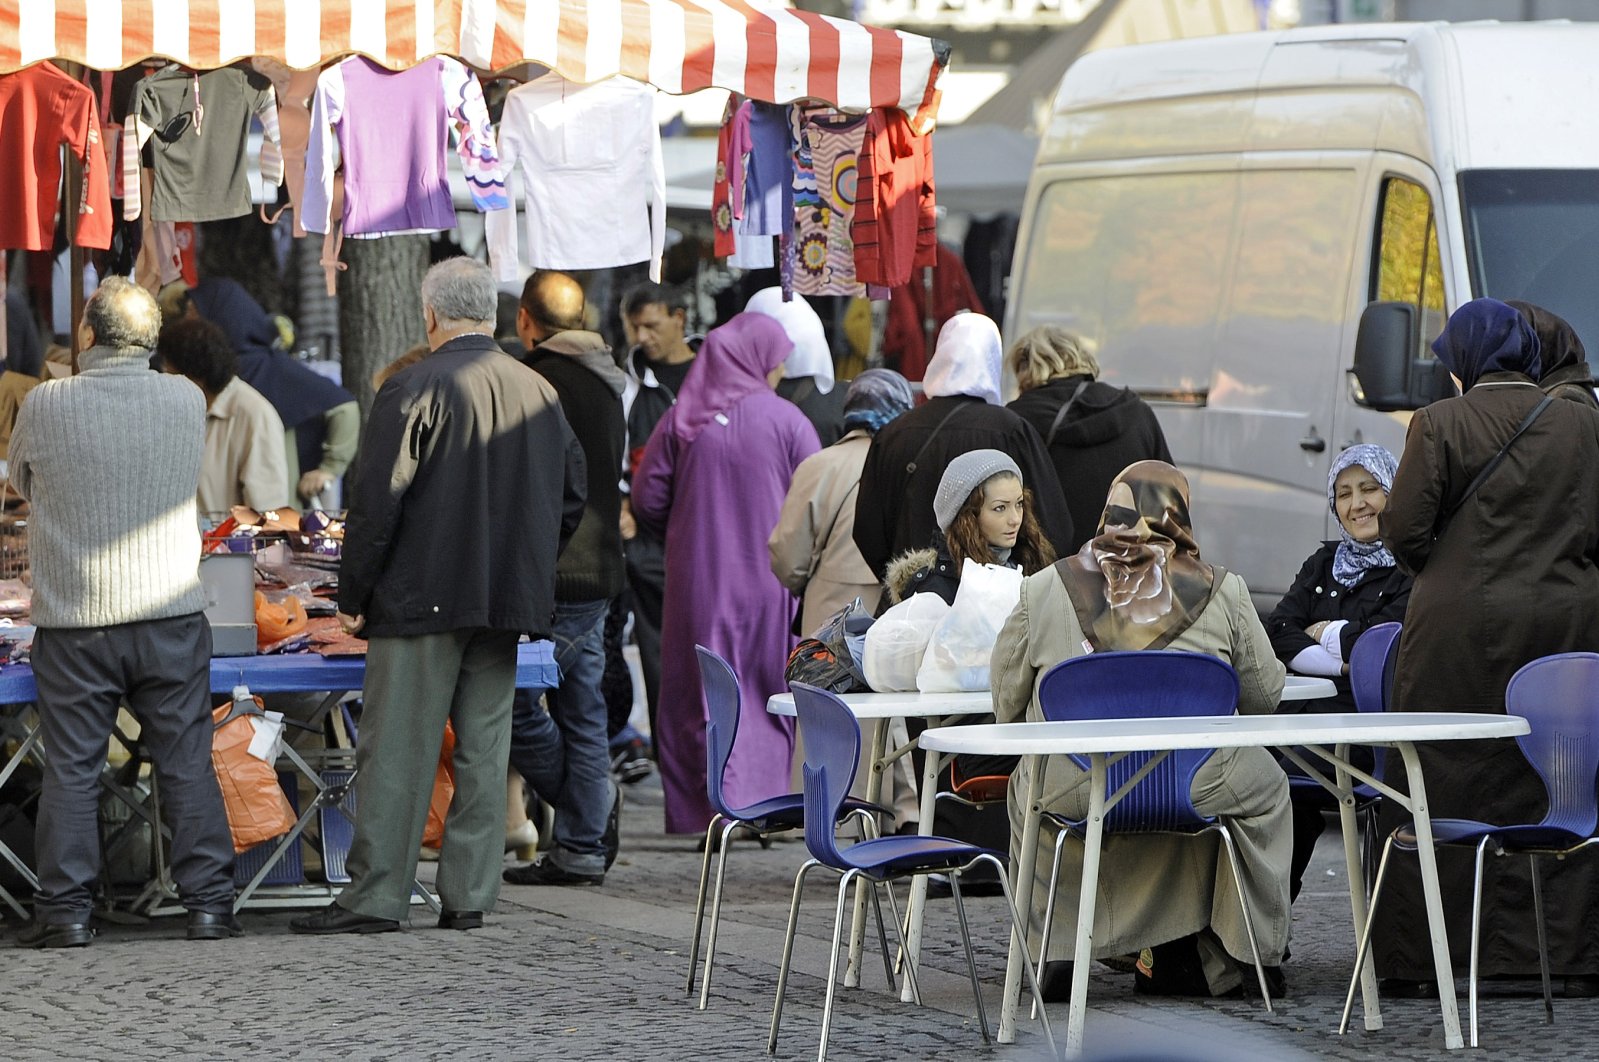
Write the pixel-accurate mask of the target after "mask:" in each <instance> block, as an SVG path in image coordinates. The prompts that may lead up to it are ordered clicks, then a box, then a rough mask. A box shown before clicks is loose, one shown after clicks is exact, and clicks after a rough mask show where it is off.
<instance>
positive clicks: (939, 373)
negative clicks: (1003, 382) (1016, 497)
mask: <svg viewBox="0 0 1599 1062" xmlns="http://www.w3.org/2000/svg"><path fill="white" fill-rule="evenodd" d="M1000 352H1001V344H1000V338H999V329H998V328H996V327H995V326H994V322H993V321H991V320H989V319H988V318H987V317H984V316H983V315H982V314H979V313H963V314H958V315H957V316H955V317H952V318H950V320H949V321H948V322H946V323H945V325H944V327H943V329H942V330H941V331H940V332H939V334H938V348H937V350H936V351H935V353H934V354H933V360H932V362H930V363H929V364H928V366H927V375H926V377H925V378H924V380H923V382H922V386H923V390H924V392H925V393H926V395H927V398H928V401H927V402H926V403H925V404H923V405H922V406H920V407H919V408H917V409H913V410H911V411H910V412H909V413H907V414H905V415H904V416H903V417H901V418H899V419H898V420H896V421H895V422H894V423H892V424H890V425H889V426H888V427H886V428H884V429H883V430H882V431H881V432H879V433H878V435H877V438H875V439H873V440H872V448H871V450H870V451H869V452H868V453H867V455H866V465H865V467H864V468H863V469H862V472H861V490H860V498H859V500H858V501H857V502H856V506H855V544H856V545H857V546H858V547H860V551H861V557H862V558H864V559H865V561H866V563H867V564H868V565H869V566H870V567H871V569H872V570H873V571H874V572H878V573H882V571H883V570H884V568H885V567H886V566H887V564H888V562H889V560H890V558H893V557H897V556H899V555H900V554H902V553H904V552H906V551H907V550H911V549H923V548H925V547H926V546H927V545H928V543H930V542H932V541H933V539H934V536H936V535H938V534H939V531H938V521H937V518H936V517H935V516H934V514H933V496H934V495H935V494H937V492H938V481H939V479H940V478H941V477H942V476H943V474H944V469H945V468H946V467H948V465H949V463H950V461H952V460H954V459H955V458H956V457H959V456H960V455H961V454H964V453H968V452H970V451H972V450H999V451H1001V452H1003V453H1005V454H1008V455H1010V457H1011V459H1012V460H1013V461H1015V462H1016V464H1017V466H1018V467H1020V468H1021V470H1022V480H1023V482H1025V483H1026V484H1027V488H1028V489H1029V490H1030V491H1032V493H1033V498H1034V501H1035V503H1036V515H1037V516H1038V522H1039V524H1040V525H1042V527H1043V529H1044V535H1045V537H1047V538H1048V539H1049V541H1050V544H1051V545H1052V546H1053V547H1054V548H1055V549H1056V550H1057V551H1058V550H1063V549H1065V548H1066V546H1067V545H1069V544H1070V543H1071V541H1072V518H1071V513H1070V511H1069V510H1068V509H1067V507H1066V497H1065V495H1064V494H1062V493H1061V487H1060V480H1059V479H1058V478H1057V477H1056V474H1055V466H1054V464H1053V463H1052V462H1051V461H1050V459H1049V454H1048V453H1046V452H1045V451H1044V441H1043V440H1042V439H1040V438H1039V437H1038V433H1037V432H1036V431H1034V430H1033V428H1032V426H1031V425H1029V424H1028V423H1027V422H1026V421H1024V420H1023V419H1022V418H1021V417H1019V416H1017V415H1016V414H1015V413H1012V412H1011V411H1010V410H1008V409H1006V408H1005V407H1004V406H1002V405H1000V404H999V398H1000Z"/></svg>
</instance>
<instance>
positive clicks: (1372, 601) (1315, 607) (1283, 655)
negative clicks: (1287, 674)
mask: <svg viewBox="0 0 1599 1062" xmlns="http://www.w3.org/2000/svg"><path fill="white" fill-rule="evenodd" d="M1337 551H1338V543H1336V542H1326V543H1323V544H1322V547H1321V548H1320V549H1318V550H1317V551H1316V552H1315V553H1312V554H1311V555H1310V559H1309V560H1307V561H1305V564H1304V566H1303V567H1302V568H1300V569H1299V574H1298V575H1296V576H1295V577H1294V583H1293V585H1292V586H1290V587H1289V588H1288V592H1287V593H1286V594H1284V595H1283V599H1282V600H1281V601H1279V602H1277V607H1276V608H1274V609H1272V610H1271V615H1270V616H1268V617H1267V618H1266V634H1267V636H1268V637H1270V638H1271V649H1272V652H1274V653H1276V654H1277V659H1279V660H1281V661H1282V662H1283V663H1285V664H1287V663H1290V662H1291V661H1292V660H1293V659H1294V657H1296V656H1298V655H1299V654H1300V652H1301V651H1302V650H1305V649H1308V648H1310V647H1311V646H1312V645H1315V644H1316V642H1315V640H1314V639H1313V638H1311V637H1310V635H1308V634H1306V633H1305V628H1307V627H1309V626H1310V625H1311V624H1313V623H1320V622H1321V621H1322V620H1346V621H1347V625H1346V626H1345V627H1344V629H1343V633H1342V635H1341V636H1340V637H1339V646H1340V649H1341V652H1342V655H1343V658H1344V661H1345V662H1346V663H1347V662H1348V660H1349V654H1350V652H1351V651H1352V650H1353V649H1354V648H1355V641H1356V639H1358V638H1359V637H1360V636H1361V635H1362V634H1364V633H1365V632H1366V629H1367V628H1368V627H1374V626H1376V625H1377V624H1379V623H1390V622H1393V623H1403V622H1404V619H1405V606H1406V605H1408V604H1409V603H1410V582H1411V580H1410V576H1408V575H1406V574H1405V573H1404V572H1402V571H1400V570H1399V569H1398V568H1373V569H1372V570H1370V571H1367V572H1364V573H1362V575H1361V577H1360V581H1359V582H1357V583H1355V585H1354V586H1352V587H1350V586H1344V585H1343V584H1342V583H1340V582H1338V581H1337V580H1336V579H1334V578H1333V573H1332V566H1333V556H1334V555H1335V554H1336V553H1337ZM1333 682H1334V683H1335V684H1336V685H1337V686H1338V695H1337V696H1336V697H1331V698H1327V699H1325V700H1320V701H1309V702H1293V705H1292V707H1293V710H1306V711H1325V712H1335V711H1336V712H1352V711H1354V710H1355V701H1354V697H1353V695H1352V694H1351V693H1350V691H1349V677H1348V676H1347V675H1342V676H1339V677H1337V678H1335V679H1333Z"/></svg>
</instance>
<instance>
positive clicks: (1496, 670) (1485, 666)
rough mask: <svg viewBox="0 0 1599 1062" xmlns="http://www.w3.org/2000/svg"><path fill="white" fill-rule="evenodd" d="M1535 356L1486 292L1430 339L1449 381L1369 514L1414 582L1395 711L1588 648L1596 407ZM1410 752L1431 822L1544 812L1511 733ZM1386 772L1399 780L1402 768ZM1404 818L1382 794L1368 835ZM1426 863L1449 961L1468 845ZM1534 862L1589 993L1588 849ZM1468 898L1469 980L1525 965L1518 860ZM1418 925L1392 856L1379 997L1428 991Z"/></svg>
mask: <svg viewBox="0 0 1599 1062" xmlns="http://www.w3.org/2000/svg"><path fill="white" fill-rule="evenodd" d="M1539 350H1540V345H1539V341H1538V337H1537V335H1536V334H1535V333H1534V332H1533V326H1532V325H1531V324H1529V323H1528V322H1527V320H1526V318H1524V317H1523V316H1522V315H1521V314H1519V313H1517V312H1516V310H1514V309H1513V308H1511V307H1510V306H1507V305H1506V304H1504V303H1502V302H1497V301H1495V300H1493V299H1477V300H1474V301H1472V302H1468V303H1466V304H1465V305H1464V306H1462V307H1460V309H1458V310H1456V311H1455V313H1454V316H1452V317H1451V318H1450V319H1449V323H1448V325H1447V326H1446V327H1445V328H1444V331H1443V334H1442V335H1440V336H1439V337H1438V339H1437V340H1436V341H1435V342H1434V343H1433V351H1434V353H1436V354H1437V355H1438V358H1439V360H1440V361H1442V362H1443V363H1444V365H1445V366H1446V367H1447V368H1448V369H1449V371H1450V372H1451V373H1452V374H1453V375H1454V376H1455V378H1456V379H1457V380H1459V381H1460V385H1461V390H1462V392H1463V393H1462V394H1461V395H1460V396H1458V397H1456V398H1449V399H1445V400H1443V401H1441V402H1434V403H1433V404H1432V405H1430V406H1427V407H1426V408H1425V409H1420V410H1417V411H1416V413H1415V415H1414V416H1413V417H1412V418H1411V421H1410V429H1409V433H1408V435H1407V437H1406V440H1405V452H1404V457H1403V459H1402V460H1401V461H1400V462H1399V471H1398V472H1397V473H1396V474H1395V476H1394V485H1393V490H1392V491H1390V492H1389V496H1388V506H1387V508H1386V509H1384V510H1383V512H1382V514H1381V516H1380V517H1379V521H1380V526H1381V531H1382V540H1383V543H1384V544H1385V545H1386V546H1387V547H1388V548H1389V549H1390V550H1392V551H1393V554H1394V556H1395V557H1396V558H1397V559H1398V562H1399V565H1400V567H1402V568H1404V569H1405V570H1407V571H1409V572H1411V573H1412V574H1414V576H1415V582H1414V584H1413V585H1412V589H1411V593H1410V606H1409V609H1408V610H1407V611H1406V614H1405V629H1404V633H1403V634H1402V635H1401V636H1400V642H1399V659H1398V665H1397V670H1396V674H1395V679H1394V690H1393V699H1392V706H1393V708H1394V710H1395V711H1415V712H1437V711H1446V712H1461V711H1466V712H1489V713H1503V712H1504V711H1505V686H1506V685H1507V684H1508V683H1509V681H1510V677H1511V675H1513V674H1515V672H1516V670H1517V669H1518V668H1520V667H1521V666H1522V665H1523V664H1526V663H1528V662H1530V661H1532V660H1535V659H1537V658H1538V657H1541V656H1547V655H1549V654H1551V653H1564V652H1571V651H1574V650H1587V651H1595V650H1599V566H1596V562H1599V414H1595V413H1594V412H1593V411H1592V410H1589V409H1584V408H1582V407H1581V406H1579V405H1578V404H1577V403H1575V402H1558V401H1548V400H1547V398H1546V396H1545V395H1544V393H1543V392H1542V391H1541V390H1540V389H1539V386H1538V384H1537V383H1536V381H1535V377H1536V375H1537V373H1538V371H1539ZM1540 406H1541V407H1542V409H1541V411H1540ZM1535 412H1536V413H1537V415H1536V417H1534V416H1533V414H1534V413H1535ZM1522 429H1524V430H1522ZM1518 430H1519V431H1520V434H1519V435H1518V434H1517V432H1518ZM1501 450H1503V452H1504V457H1503V459H1502V460H1500V461H1499V462H1498V463H1497V464H1496V465H1493V469H1492V471H1491V472H1490V473H1488V474H1487V475H1486V477H1482V473H1483V470H1484V469H1486V468H1488V467H1489V466H1490V465H1491V464H1493V462H1494V460H1495V455H1496V454H1498V453H1500V452H1501ZM1479 477H1482V478H1479ZM1473 488H1475V489H1473ZM1418 752H1419V754H1420V756H1421V760H1422V763H1423V764H1424V769H1425V771H1426V777H1427V795H1428V798H1429V801H1430V808H1429V810H1430V811H1431V813H1432V815H1433V818H1434V819H1435V820H1436V819H1438V818H1441V817H1448V816H1458V817H1466V818H1473V819H1481V820H1484V821H1487V822H1536V821H1537V820H1538V819H1539V818H1540V817H1541V816H1542V815H1543V812H1544V810H1545V807H1546V798H1545V796H1544V790H1543V787H1542V785H1541V784H1540V783H1539V781H1538V778H1537V776H1536V775H1535V774H1534V773H1533V771H1532V769H1531V768H1530V767H1529V766H1528V765H1527V763H1526V760H1525V759H1523V757H1522V755H1521V752H1520V750H1519V748H1518V747H1517V746H1516V744H1515V742H1512V741H1481V742H1476V741H1474V742H1445V743H1441V744H1438V745H1433V746H1421V747H1420V748H1419V749H1418ZM1389 781H1390V782H1392V783H1393V784H1395V785H1397V786H1403V784H1404V777H1403V773H1402V772H1399V773H1398V777H1394V776H1392V775H1391V776H1390V778H1389ZM1408 817H1409V816H1408V813H1407V812H1405V811H1404V810H1403V809H1400V808H1398V807H1396V806H1394V805H1393V804H1392V802H1384V804H1383V809H1382V814H1381V826H1382V832H1383V833H1387V832H1388V831H1389V830H1392V829H1394V828H1395V827H1397V826H1399V825H1401V824H1402V823H1403V822H1404V821H1405V820H1406V819H1408ZM1438 867H1439V878H1440V880H1442V881H1443V882H1445V888H1444V893H1443V900H1444V913H1445V916H1446V919H1447V922H1448V929H1449V941H1450V945H1451V949H1452V954H1453V957H1454V961H1455V964H1456V966H1457V967H1464V966H1465V964H1466V962H1467V959H1468V955H1467V951H1468V942H1469V940H1470V939H1471V935H1470V915H1471V894H1470V890H1469V889H1467V888H1460V887H1450V884H1451V883H1459V882H1466V881H1470V880H1471V875H1472V855H1471V854H1470V853H1469V852H1459V851H1456V850H1453V849H1440V850H1439V853H1438ZM1542 873H1543V875H1544V897H1545V900H1546V904H1547V913H1548V926H1549V946H1550V958H1551V960H1552V962H1553V970H1554V973H1555V974H1556V975H1557V976H1565V977H1566V978H1567V982H1568V988H1574V987H1578V986H1579V985H1580V986H1582V987H1586V988H1593V989H1599V982H1590V981H1588V980H1587V979H1589V978H1595V977H1599V861H1596V860H1594V859H1593V858H1591V857H1584V856H1576V857H1573V858H1570V859H1565V860H1561V861H1558V862H1557V861H1546V862H1545V864H1544V866H1543V870H1542ZM1483 910H1485V911H1488V912H1491V913H1490V915H1489V917H1490V919H1492V920H1493V921H1494V925H1493V926H1492V928H1491V929H1489V930H1486V931H1485V932H1484V933H1483V935H1482V955H1481V959H1480V972H1481V975H1482V976H1485V977H1503V976H1536V975H1537V973H1538V952H1537V946H1536V943H1535V938H1534V934H1533V931H1532V926H1531V925H1530V924H1529V923H1530V920H1529V919H1526V918H1524V917H1519V914H1520V913H1521V912H1526V911H1530V910H1532V891H1531V882H1530V879H1529V877H1528V874H1527V865H1526V863H1525V862H1524V861H1522V860H1512V859H1502V860H1498V859H1496V860H1492V861H1490V863H1489V864H1488V866H1487V868H1486V879H1485V882H1484V896H1483ZM1502 915H1516V917H1502ZM1426 927H1427V918H1426V914H1425V907H1424V906H1423V902H1422V895H1421V884H1420V876H1419V873H1418V871H1417V869H1416V861H1415V860H1414V859H1413V858H1412V859H1400V858H1396V859H1394V860H1391V861H1390V863H1389V867H1388V877H1387V881H1386V883H1385V885H1384V887H1383V897H1382V904H1381V905H1380V907H1379V909H1378V911H1377V920H1376V929H1375V932H1374V934H1373V940H1374V941H1375V954H1376V959H1377V972H1378V974H1379V976H1381V977H1383V978H1386V979H1387V980H1385V982H1384V984H1383V988H1384V991H1385V992H1388V993H1389V994H1393V995H1415V994H1425V993H1428V992H1432V991H1436V986H1434V985H1432V983H1431V982H1432V978H1433V976H1434V973H1433V960H1432V951H1431V945H1430V942H1429V939H1428V936H1427V928H1426ZM1574 979H1582V980H1580V981H1574Z"/></svg>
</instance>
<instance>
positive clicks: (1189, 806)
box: [1038, 650, 1271, 1011]
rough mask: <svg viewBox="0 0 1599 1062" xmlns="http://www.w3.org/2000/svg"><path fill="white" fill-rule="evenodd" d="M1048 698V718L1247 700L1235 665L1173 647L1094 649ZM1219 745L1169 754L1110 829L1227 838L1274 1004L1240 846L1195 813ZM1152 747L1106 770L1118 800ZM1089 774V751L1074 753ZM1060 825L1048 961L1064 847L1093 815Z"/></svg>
mask: <svg viewBox="0 0 1599 1062" xmlns="http://www.w3.org/2000/svg"><path fill="white" fill-rule="evenodd" d="M1038 703H1039V707H1040V708H1041V709H1042V710H1043V713H1044V718H1045V719H1049V720H1052V721H1055V720H1075V719H1149V718H1169V717H1176V716H1204V715H1232V714H1233V713H1234V711H1236V710H1237V707H1238V675H1237V673H1236V672H1235V671H1233V669H1232V667H1231V666H1229V665H1228V664H1226V663H1225V662H1223V661H1221V660H1218V659H1217V658H1216V657H1213V656H1207V655H1205V654H1203V653H1182V652H1176V651H1172V650H1140V651H1134V652H1105V653H1091V654H1089V655H1088V656H1079V657H1075V658H1073V659H1071V660H1064V661H1062V662H1061V663H1059V664H1056V665H1055V666H1054V667H1053V668H1051V669H1050V670H1049V671H1048V672H1047V673H1046V674H1045V675H1044V678H1043V680H1042V681H1041V682H1040V683H1039V686H1038ZM1214 752H1215V750H1214V749H1178V750H1175V751H1172V752H1169V753H1167V754H1166V755H1165V758H1163V759H1162V760H1161V761H1160V762H1159V763H1158V764H1157V765H1156V766H1155V767H1154V768H1153V769H1151V770H1150V771H1149V773H1148V774H1147V775H1145V776H1144V777H1143V778H1142V779H1140V780H1139V781H1138V783H1137V784H1136V785H1135V786H1133V788H1132V789H1131V790H1130V791H1129V792H1128V793H1127V795H1126V796H1124V797H1123V798H1122V799H1121V800H1120V801H1119V802H1117V804H1116V805H1115V806H1114V807H1112V808H1111V809H1110V810H1109V811H1107V812H1106V813H1105V823H1104V832H1105V833H1106V834H1107V835H1109V834H1130V833H1181V834H1198V833H1206V832H1215V833H1217V834H1219V835H1220V836H1221V840H1222V845H1223V847H1225V848H1226V849H1227V859H1228V861H1229V862H1230V863H1231V864H1232V870H1233V881H1234V883H1235V884H1237V885H1238V903H1239V906H1240V907H1242V908H1243V912H1244V930H1245V932H1247V933H1248V934H1249V949H1250V953H1251V954H1252V956H1253V957H1254V960H1255V976H1256V978H1257V979H1258V980H1259V982H1260V997H1261V999H1263V1000H1265V1002H1266V1009H1267V1010H1268V1011H1270V1010H1271V994H1270V991H1269V990H1268V989H1267V987H1266V971H1265V968H1264V967H1263V966H1262V965H1261V962H1260V948H1259V946H1258V945H1257V944H1256V943H1255V927H1254V923H1253V921H1252V920H1251V919H1250V917H1249V904H1248V902H1246V901H1245V899H1244V892H1243V882H1242V877H1241V875H1240V873H1239V868H1238V853H1237V851H1236V850H1235V849H1234V848H1233V839H1232V835H1231V834H1230V833H1229V832H1228V830H1227V827H1226V825H1225V824H1224V823H1222V822H1221V820H1219V819H1217V818H1214V817H1210V816H1206V815H1201V814H1200V813H1199V812H1198V811H1195V810H1194V804H1193V798H1192V794H1191V790H1192V788H1193V783H1194V775H1195V774H1197V773H1198V772H1199V768H1200V767H1202V766H1203V765H1204V763H1205V761H1206V760H1208V759H1210V757H1211V755H1212V753H1214ZM1155 755H1157V754H1156V753H1152V752H1135V753H1131V754H1129V755H1126V756H1123V757H1122V758H1120V759H1118V760H1116V761H1115V762H1114V763H1110V764H1108V765H1107V766H1106V768H1105V796H1106V798H1107V799H1108V798H1109V797H1110V796H1111V795H1112V794H1114V793H1116V792H1117V791H1118V790H1120V789H1121V788H1122V786H1124V785H1126V784H1127V783H1128V782H1129V781H1131V780H1132V778H1133V776H1134V775H1136V774H1138V773H1139V772H1140V771H1141V770H1144V769H1145V767H1146V765H1147V764H1148V763H1149V761H1150V760H1151V759H1153V758H1154V757H1155ZM1071 759H1072V761H1073V762H1075V763H1076V764H1077V766H1078V767H1080V768H1082V769H1083V770H1084V771H1087V770H1088V769H1089V760H1088V758H1087V757H1086V756H1076V755H1074V756H1072V757H1071ZM1047 817H1048V818H1049V819H1050V820H1051V821H1052V822H1053V823H1054V824H1055V825H1056V827H1057V828H1058V832H1057V833H1056V835H1055V859H1054V863H1053V864H1052V865H1051V868H1050V872H1049V901H1048V903H1047V904H1046V906H1045V911H1044V930H1043V935H1042V939H1041V940H1040V942H1039V951H1038V954H1039V959H1040V961H1048V958H1049V935H1050V929H1051V928H1052V926H1053V923H1054V921H1055V890H1056V887H1057V886H1058V885H1059V883H1060V857H1061V849H1062V848H1063V846H1064V845H1065V843H1066V838H1067V837H1075V838H1077V839H1078V840H1079V841H1081V840H1083V838H1084V837H1085V833H1084V829H1083V827H1084V825H1085V823H1086V821H1087V820H1086V819H1070V818H1067V817H1066V816H1064V815H1055V814H1049V815H1047Z"/></svg>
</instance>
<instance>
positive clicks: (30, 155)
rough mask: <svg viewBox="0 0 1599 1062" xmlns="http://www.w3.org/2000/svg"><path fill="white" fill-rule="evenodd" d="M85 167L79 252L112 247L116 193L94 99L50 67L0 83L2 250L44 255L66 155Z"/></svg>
mask: <svg viewBox="0 0 1599 1062" xmlns="http://www.w3.org/2000/svg"><path fill="white" fill-rule="evenodd" d="M63 144H65V145H66V146H67V147H68V148H69V149H70V150H71V152H72V154H73V155H74V156H76V157H77V158H78V160H79V161H80V162H82V163H83V196H82V199H81V200H80V201H79V204H78V229H77V234H76V236H75V238H74V240H73V242H74V243H76V244H77V245H78V246H79V247H94V248H99V249H104V248H107V247H110V246H111V224H112V218H111V186H110V184H109V183H108V171H107V169H106V162H105V151H104V149H103V146H102V145H101V143H100V113H99V108H97V107H96V106H95V103H94V93H92V92H90V91H89V88H88V86H86V85H83V84H80V83H78V82H77V81H74V80H73V79H72V78H70V77H68V76H67V75H66V74H64V73H62V72H61V71H60V70H59V69H57V68H56V67H55V66H53V65H51V64H50V63H37V64H35V65H33V66H30V67H28V68H27V69H26V70H19V71H17V72H16V73H14V74H6V75H4V76H0V159H5V160H6V163H5V164H4V165H0V249H7V250H16V249H20V250H25V251H44V250H48V249H49V248H50V245H51V242H52V237H53V236H54V234H55V224H56V202H57V189H58V188H59V187H60V185H61V147H62V145H63Z"/></svg>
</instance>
